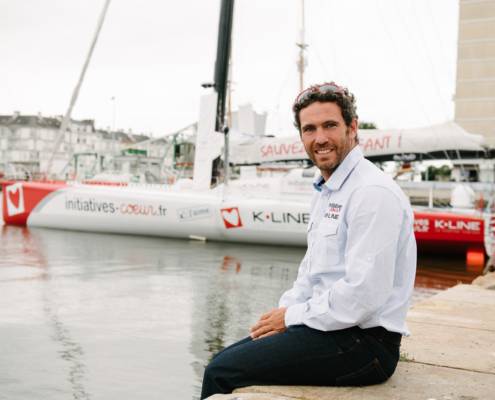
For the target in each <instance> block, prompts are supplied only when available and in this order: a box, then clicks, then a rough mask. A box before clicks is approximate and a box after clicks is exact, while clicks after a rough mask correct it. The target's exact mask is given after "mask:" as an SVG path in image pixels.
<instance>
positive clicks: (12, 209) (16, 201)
mask: <svg viewBox="0 0 495 400" xmlns="http://www.w3.org/2000/svg"><path fill="white" fill-rule="evenodd" d="M5 194H6V196H5V197H6V198H7V214H8V215H9V216H13V215H18V214H22V213H23V212H24V191H23V190H22V183H20V182H19V183H14V184H13V185H9V186H7V187H6V188H5Z"/></svg>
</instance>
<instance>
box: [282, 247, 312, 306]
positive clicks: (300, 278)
mask: <svg viewBox="0 0 495 400" xmlns="http://www.w3.org/2000/svg"><path fill="white" fill-rule="evenodd" d="M307 269H308V251H307V250H306V254H305V255H304V258H303V259H302V261H301V264H299V269H298V272H297V278H296V280H295V282H294V284H293V285H292V288H291V289H289V290H287V291H286V292H285V293H284V294H283V295H282V296H281V297H280V300H279V302H278V306H279V307H289V306H291V305H293V304H297V303H303V302H305V301H306V300H308V299H309V298H310V297H311V296H312V294H313V288H312V286H311V282H310V281H309V276H308V272H307Z"/></svg>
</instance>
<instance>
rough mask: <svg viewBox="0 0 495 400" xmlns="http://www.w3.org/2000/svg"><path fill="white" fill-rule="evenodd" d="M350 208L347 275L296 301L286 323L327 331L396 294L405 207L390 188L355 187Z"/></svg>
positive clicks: (352, 323)
mask: <svg viewBox="0 0 495 400" xmlns="http://www.w3.org/2000/svg"><path fill="white" fill-rule="evenodd" d="M348 204H349V209H348V210H347V211H346V218H347V225H348V231H347V232H348V236H347V246H346V249H345V254H344V260H345V276H344V277H343V278H342V279H339V280H338V281H336V282H335V283H334V284H333V285H332V287H330V288H329V289H327V290H326V291H324V292H323V293H322V294H320V295H319V296H317V297H312V298H311V299H309V300H307V301H305V302H304V303H299V304H293V305H291V306H289V307H288V309H287V312H286V313H285V324H286V325H287V326H289V325H299V324H305V325H307V326H309V327H312V328H315V329H319V330H324V331H329V330H337V329H344V328H348V327H351V326H355V325H358V324H360V323H362V322H363V321H365V320H366V319H368V318H369V317H370V316H372V315H373V313H375V312H376V311H377V310H378V309H379V308H380V307H381V306H383V305H384V304H385V302H386V301H387V299H388V298H389V296H390V295H391V293H392V289H393V280H394V274H395V262H396V256H397V251H398V241H399V237H400V233H401V229H402V223H403V217H404V216H403V213H404V210H403V208H402V206H401V203H400V200H399V199H398V198H397V197H396V195H395V194H394V193H392V192H391V191H390V190H389V189H386V188H383V187H380V186H367V187H364V188H360V189H357V190H356V191H355V192H354V193H353V195H352V197H351V199H350V201H349V203H348Z"/></svg>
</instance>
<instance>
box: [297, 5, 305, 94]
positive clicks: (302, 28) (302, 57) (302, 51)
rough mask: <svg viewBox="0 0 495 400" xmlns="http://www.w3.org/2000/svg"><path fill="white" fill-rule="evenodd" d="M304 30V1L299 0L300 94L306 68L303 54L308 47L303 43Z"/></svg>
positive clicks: (298, 67) (298, 66) (298, 68)
mask: <svg viewBox="0 0 495 400" xmlns="http://www.w3.org/2000/svg"><path fill="white" fill-rule="evenodd" d="M304 30H305V29H304V0H301V37H300V39H301V40H300V42H299V43H296V46H297V47H299V60H298V61H297V70H298V71H299V92H302V91H303V89H304V70H305V68H306V59H305V58H304V52H305V50H306V48H307V47H308V45H307V44H306V43H305V42H304V33H305V32H304Z"/></svg>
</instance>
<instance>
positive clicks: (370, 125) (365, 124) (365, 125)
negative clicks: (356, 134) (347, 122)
mask: <svg viewBox="0 0 495 400" xmlns="http://www.w3.org/2000/svg"><path fill="white" fill-rule="evenodd" d="M358 128H359V129H378V128H377V126H376V124H375V123H374V122H366V121H363V122H360V123H359V125H358Z"/></svg>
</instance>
